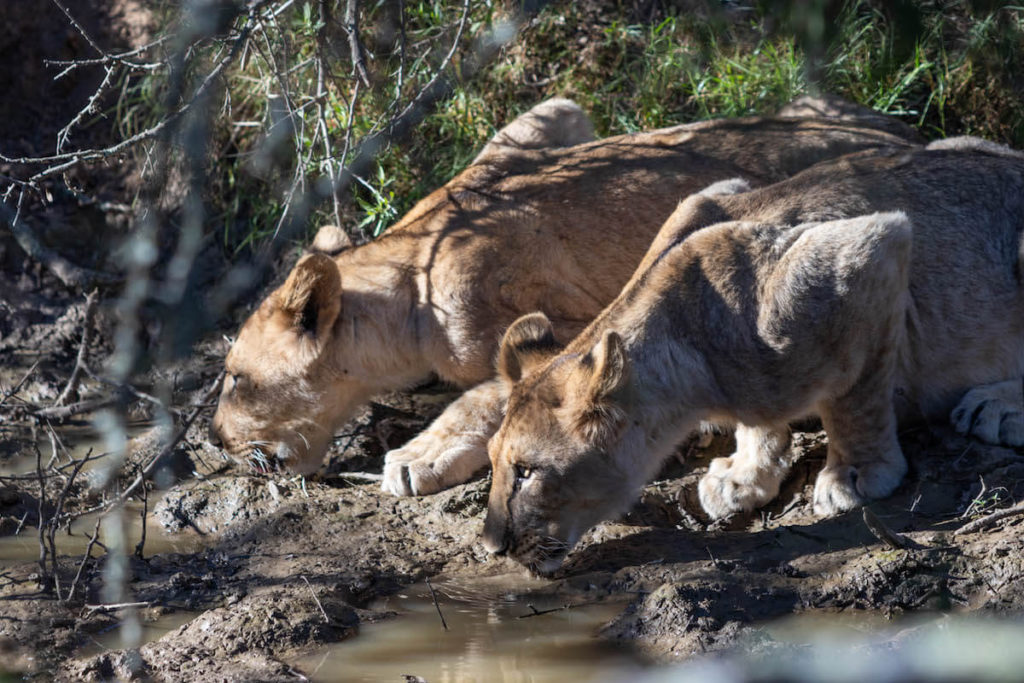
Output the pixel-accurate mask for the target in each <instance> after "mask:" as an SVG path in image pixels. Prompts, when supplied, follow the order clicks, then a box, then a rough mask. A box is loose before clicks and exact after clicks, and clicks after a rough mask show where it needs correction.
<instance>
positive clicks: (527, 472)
mask: <svg viewBox="0 0 1024 683" xmlns="http://www.w3.org/2000/svg"><path fill="white" fill-rule="evenodd" d="M531 476H533V468H532V467H528V466H526V465H516V479H529V478H530V477H531Z"/></svg>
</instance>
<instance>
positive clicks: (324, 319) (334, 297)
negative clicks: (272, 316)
mask: <svg viewBox="0 0 1024 683" xmlns="http://www.w3.org/2000/svg"><path fill="white" fill-rule="evenodd" d="M276 297H277V305H278V310H280V311H281V313H283V314H284V315H286V316H288V318H289V319H290V323H291V325H292V327H294V328H295V329H296V330H297V331H300V332H302V333H305V334H311V335H313V336H314V337H316V338H317V339H320V338H322V337H324V336H325V335H326V334H327V333H328V331H329V330H330V329H331V326H332V325H334V321H335V320H336V319H337V318H338V313H339V312H340V311H341V275H340V274H339V273H338V266H337V264H335V263H334V260H333V259H331V258H330V257H329V256H326V255H324V254H307V255H306V256H303V257H302V258H300V259H299V262H298V263H296V264H295V268H293V269H292V272H291V273H290V274H289V275H288V279H287V280H286V281H285V283H284V285H282V286H281V289H279V290H277V294H276Z"/></svg>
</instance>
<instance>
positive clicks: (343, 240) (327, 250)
mask: <svg viewBox="0 0 1024 683" xmlns="http://www.w3.org/2000/svg"><path fill="white" fill-rule="evenodd" d="M351 246H352V240H350V239H349V237H348V235H347V234H345V231H344V230H342V229H341V228H339V227H338V226H337V225H322V226H320V229H319V230H317V232H316V237H314V238H313V243H312V244H311V245H309V249H307V253H320V254H327V255H328V256H337V255H338V254H340V253H341V252H342V251H344V250H345V249H348V248H349V247H351Z"/></svg>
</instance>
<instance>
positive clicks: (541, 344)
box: [498, 311, 562, 382]
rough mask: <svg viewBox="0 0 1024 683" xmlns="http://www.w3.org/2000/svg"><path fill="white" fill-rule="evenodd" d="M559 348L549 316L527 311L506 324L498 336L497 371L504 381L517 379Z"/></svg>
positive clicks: (559, 349) (560, 348)
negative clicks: (501, 334)
mask: <svg viewBox="0 0 1024 683" xmlns="http://www.w3.org/2000/svg"><path fill="white" fill-rule="evenodd" d="M561 350H562V345H561V344H559V343H558V342H557V341H555V333H554V330H552V329H551V321H550V320H548V317H547V316H546V315H544V314H543V313H541V312H539V311H538V312H537V313H527V314H526V315H524V316H522V317H520V318H518V319H516V320H515V321H514V322H513V323H512V324H511V325H509V326H508V329H507V330H506V331H505V336H504V337H502V339H501V348H500V349H499V350H498V372H499V373H500V374H501V376H502V377H504V378H505V379H506V380H507V381H509V382H518V381H519V380H520V379H522V378H523V377H524V376H525V375H527V374H529V373H530V372H531V371H532V370H534V369H536V368H537V366H538V365H540V364H541V363H543V362H544V361H546V360H547V359H549V358H551V357H552V356H555V355H557V354H558V352H559V351H561Z"/></svg>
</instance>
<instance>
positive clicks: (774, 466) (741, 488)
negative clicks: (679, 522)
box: [698, 424, 793, 519]
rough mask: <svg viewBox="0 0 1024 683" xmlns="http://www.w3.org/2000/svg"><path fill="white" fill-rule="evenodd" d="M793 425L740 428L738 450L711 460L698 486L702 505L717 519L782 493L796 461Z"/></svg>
mask: <svg viewBox="0 0 1024 683" xmlns="http://www.w3.org/2000/svg"><path fill="white" fill-rule="evenodd" d="M789 441H790V432H789V428H788V427H787V426H785V425H783V426H782V427H781V428H777V429H773V428H770V427H748V426H747V425H742V424H741V425H739V426H737V428H736V452H735V453H733V454H732V455H731V456H729V457H728V458H715V459H714V460H712V461H711V466H710V467H709V468H708V472H707V474H705V475H704V476H703V477H702V478H701V480H700V485H699V487H698V492H699V493H700V504H701V507H703V508H704V511H705V512H707V513H708V515H709V516H711V517H712V518H713V519H721V518H722V517H726V516H728V515H730V514H732V513H733V512H749V511H751V510H753V509H755V508H758V507H761V506H762V505H764V504H766V503H768V502H769V501H771V500H772V499H773V498H775V496H777V495H778V493H779V486H780V485H781V484H782V480H783V479H785V478H786V475H787V474H788V473H789V470H790V468H791V467H792V464H793V461H792V456H791V454H790V449H789Z"/></svg>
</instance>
